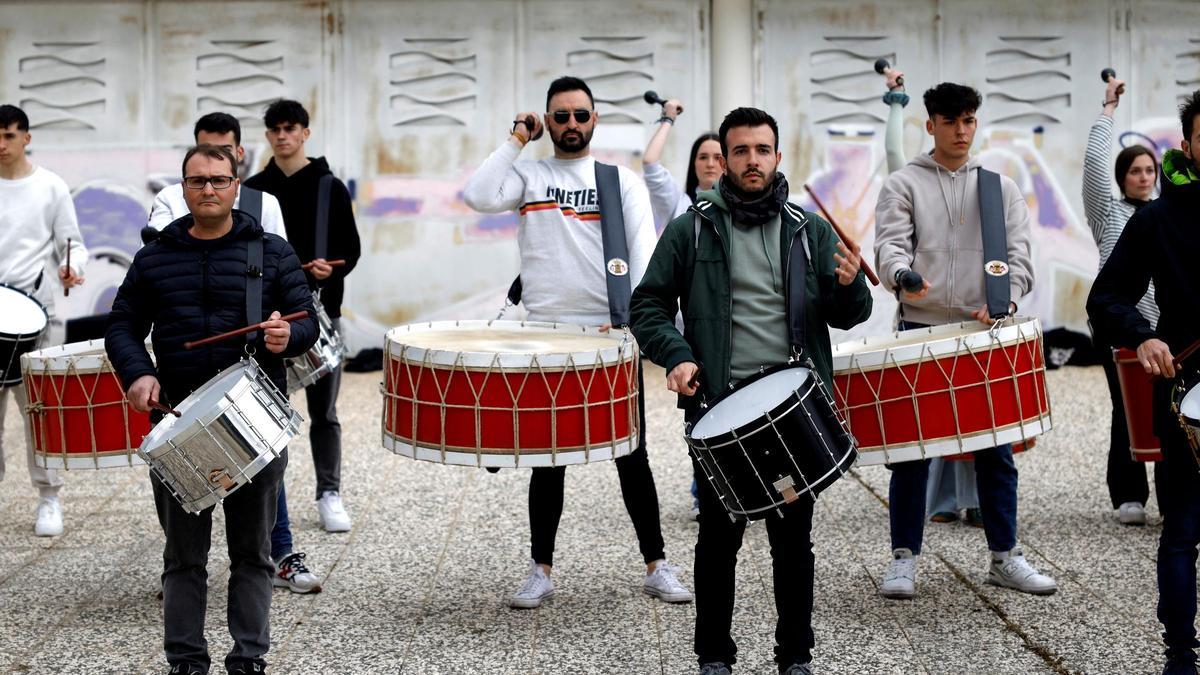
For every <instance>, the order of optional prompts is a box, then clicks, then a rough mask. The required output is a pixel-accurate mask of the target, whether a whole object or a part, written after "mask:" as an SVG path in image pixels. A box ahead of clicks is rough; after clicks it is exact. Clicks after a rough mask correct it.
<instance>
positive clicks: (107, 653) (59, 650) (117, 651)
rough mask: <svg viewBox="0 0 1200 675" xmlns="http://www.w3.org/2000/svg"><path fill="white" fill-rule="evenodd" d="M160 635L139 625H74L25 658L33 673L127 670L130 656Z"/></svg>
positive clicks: (24, 662)
mask: <svg viewBox="0 0 1200 675" xmlns="http://www.w3.org/2000/svg"><path fill="white" fill-rule="evenodd" d="M158 640H159V638H158V637H157V636H156V635H155V634H154V633H152V632H149V631H148V630H147V629H146V628H145V627H143V626H139V625H137V624H92V625H71V626H69V627H67V628H66V629H64V630H62V631H59V632H58V633H56V634H54V635H53V636H50V637H49V638H47V639H46V640H44V641H43V642H42V644H41V645H40V649H39V650H38V651H37V653H35V654H32V655H30V656H29V657H28V658H27V659H25V660H24V661H23V665H25V666H26V667H27V670H26V672H31V673H50V672H55V673H128V672H130V670H131V667H130V666H131V661H132V660H133V659H131V657H133V656H135V655H136V656H140V655H141V654H142V652H143V649H144V647H145V645H146V644H147V643H151V642H157V641H158Z"/></svg>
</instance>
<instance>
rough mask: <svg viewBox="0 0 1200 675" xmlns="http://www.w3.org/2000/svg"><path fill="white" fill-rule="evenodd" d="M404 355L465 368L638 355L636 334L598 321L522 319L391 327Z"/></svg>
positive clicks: (554, 364) (391, 340) (558, 364)
mask: <svg viewBox="0 0 1200 675" xmlns="http://www.w3.org/2000/svg"><path fill="white" fill-rule="evenodd" d="M387 340H388V350H389V353H390V354H391V355H392V356H393V357H395V356H399V358H400V360H402V361H408V362H413V363H422V362H428V363H430V364H434V365H440V366H455V367H466V368H491V367H494V366H497V365H498V366H501V367H503V368H518V369H520V368H525V369H528V368H550V369H553V368H562V367H565V366H567V365H568V364H575V365H576V366H578V365H583V364H599V363H604V364H611V363H620V362H625V361H629V360H631V359H632V358H633V357H634V355H635V354H636V349H637V348H636V343H635V341H634V340H633V337H632V336H630V335H627V334H626V333H625V332H624V331H621V330H612V331H609V332H607V333H602V332H600V329H599V328H596V327H593V326H577V325H573V324H564V323H558V324H556V323H540V322H528V321H527V322H518V321H439V322H434V323H425V324H408V325H405V326H397V327H396V328H393V329H391V330H390V331H388V334H387Z"/></svg>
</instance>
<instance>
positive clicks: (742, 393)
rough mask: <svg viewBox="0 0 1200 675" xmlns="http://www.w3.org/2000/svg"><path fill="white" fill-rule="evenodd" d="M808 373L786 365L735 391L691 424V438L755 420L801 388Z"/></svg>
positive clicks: (807, 378)
mask: <svg viewBox="0 0 1200 675" xmlns="http://www.w3.org/2000/svg"><path fill="white" fill-rule="evenodd" d="M811 376H812V375H811V373H810V371H809V370H808V368H788V369H787V370H781V371H779V372H777V373H774V374H772V375H768V376H767V377H764V378H761V379H759V380H755V381H754V382H752V383H750V384H749V385H747V386H745V387H742V388H741V389H737V390H735V391H734V392H733V393H732V394H730V395H729V396H728V397H726V398H724V399H722V400H721V402H720V403H718V404H717V405H716V406H714V407H713V408H712V409H710V410H709V411H708V412H707V413H705V414H704V416H703V417H701V418H700V421H699V422H697V423H696V426H694V427H692V438H693V439H696V440H703V439H706V438H711V437H713V436H720V435H721V434H726V433H729V432H730V431H732V430H733V429H737V428H738V427H741V426H745V425H747V424H749V423H751V422H753V421H754V420H756V419H759V418H760V417H762V416H763V415H764V414H766V413H768V412H770V411H771V410H773V409H774V408H775V407H776V406H778V405H779V404H780V403H783V401H784V400H785V399H787V397H788V396H791V395H792V394H793V393H795V392H796V391H797V390H798V389H800V388H801V387H803V386H804V384H805V383H806V382H808V380H809V378H810V377H811Z"/></svg>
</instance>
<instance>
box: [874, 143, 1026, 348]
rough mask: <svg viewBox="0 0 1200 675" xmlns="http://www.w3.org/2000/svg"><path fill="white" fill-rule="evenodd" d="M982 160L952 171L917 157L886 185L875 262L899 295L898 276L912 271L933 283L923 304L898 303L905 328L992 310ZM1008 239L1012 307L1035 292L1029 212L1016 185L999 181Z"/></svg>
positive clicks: (967, 318) (967, 317) (1005, 179)
mask: <svg viewBox="0 0 1200 675" xmlns="http://www.w3.org/2000/svg"><path fill="white" fill-rule="evenodd" d="M979 168H980V164H979V159H978V158H977V157H972V158H971V159H970V160H969V161H968V162H967V163H966V164H965V165H964V166H962V167H960V168H959V169H958V170H957V171H949V170H947V169H946V168H945V167H943V166H942V165H940V164H938V163H937V162H935V161H934V160H933V157H931V156H930V155H927V154H922V155H918V156H917V157H915V158H914V159H913V160H912V161H911V162H909V163H908V164H907V165H906V166H905V167H904V168H902V169H900V170H899V171H895V172H893V173H892V174H890V175H889V176H888V177H887V180H886V181H884V184H883V189H882V190H880V192H879V201H878V202H876V204H875V260H876V266H877V268H878V269H879V277H880V279H882V280H883V283H884V284H885V285H886V286H887V288H888V290H891V291H894V290H895V286H896V281H895V279H896V272H898V271H900V270H903V269H912V270H913V271H915V272H917V273H918V274H920V275H921V276H922V277H924V278H925V280H926V281H928V282H929V284H930V288H929V293H928V294H927V295H926V296H925V297H924V298H922V299H920V300H909V299H907V298H905V297H904V295H903V294H901V296H900V304H901V311H902V313H903V317H904V319H905V320H906V321H913V322H917V323H924V324H932V325H936V324H943V323H952V322H955V321H970V320H972V316H971V313H972V312H974V311H976V310H978V309H979V308H981V307H983V306H984V305H985V304H987V299H986V297H985V295H984V278H985V274H986V273H985V272H984V263H985V262H986V261H985V260H984V259H983V234H982V231H981V230H980V223H979ZM1000 187H1001V191H1002V193H1003V197H1004V211H1005V213H1004V220H1005V224H1006V229H1007V239H1008V266H1009V285H1010V287H1011V291H1012V301H1013V302H1016V303H1018V304H1019V303H1020V302H1021V298H1022V297H1024V296H1025V294H1026V293H1028V292H1029V291H1030V290H1031V289H1032V288H1033V250H1032V240H1031V234H1030V230H1029V209H1028V208H1027V206H1026V204H1025V198H1024V197H1023V196H1022V195H1021V191H1020V189H1018V188H1017V184H1016V183H1014V182H1013V181H1012V179H1011V178H1009V177H1007V176H1000Z"/></svg>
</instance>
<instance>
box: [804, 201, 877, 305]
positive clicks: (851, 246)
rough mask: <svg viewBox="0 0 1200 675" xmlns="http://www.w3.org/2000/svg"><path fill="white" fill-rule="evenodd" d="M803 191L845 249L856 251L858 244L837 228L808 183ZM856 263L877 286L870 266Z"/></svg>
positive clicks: (864, 262) (861, 262) (862, 262)
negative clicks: (805, 191)
mask: <svg viewBox="0 0 1200 675" xmlns="http://www.w3.org/2000/svg"><path fill="white" fill-rule="evenodd" d="M804 189H805V190H807V191H808V194H809V196H810V197H812V198H813V203H814V204H816V205H817V208H818V209H821V213H824V214H825V220H828V221H829V224H830V225H832V226H833V231H834V232H836V233H837V236H838V238H839V239H841V240H842V243H843V244H845V245H846V248H849V249H851V250H853V249H857V248H858V244H856V243H854V240H853V239H851V238H850V237H847V236H846V233H845V232H844V231H843V230H842V228H840V227H838V224H837V222H836V221H835V220H834V219H833V214H831V213H829V209H826V208H825V205H824V204H822V203H821V199H820V198H819V197H817V193H815V192H813V189H812V188H811V187H809V186H808V183H805V184H804ZM858 262H859V265H861V266H862V271H863V274H865V275H867V280H869V281H870V282H871V285H872V286H878V285H879V277H877V276H875V270H873V269H871V265H870V264H869V263H868V262H867V261H866V260H863V259H862V258H859V259H858Z"/></svg>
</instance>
